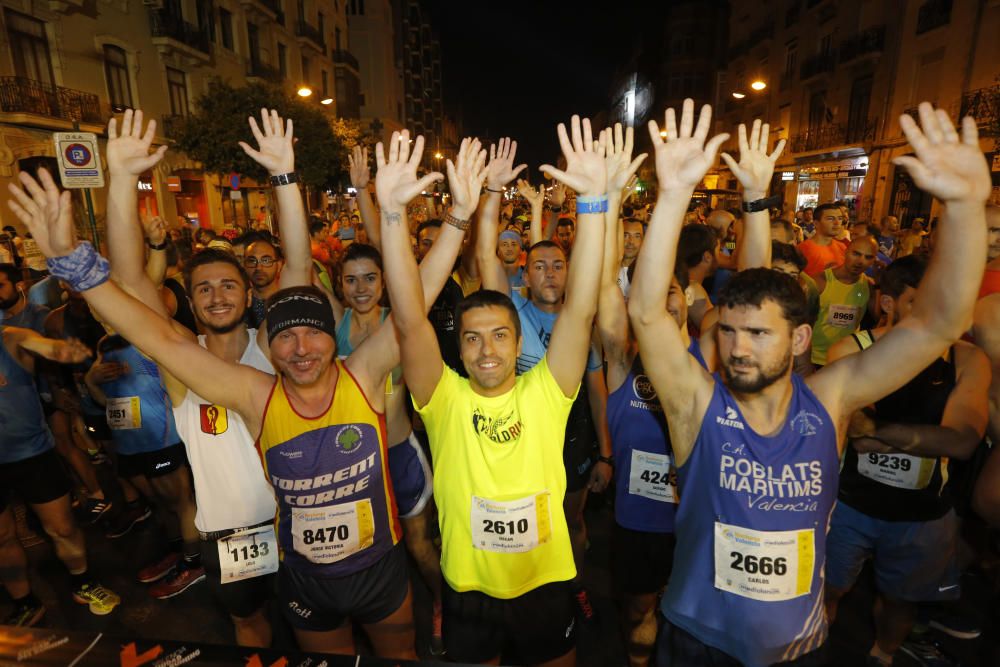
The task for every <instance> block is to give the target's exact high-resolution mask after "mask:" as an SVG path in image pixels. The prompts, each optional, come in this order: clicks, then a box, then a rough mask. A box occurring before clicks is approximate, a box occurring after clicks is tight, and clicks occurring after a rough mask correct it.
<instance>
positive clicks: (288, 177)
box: [271, 171, 299, 187]
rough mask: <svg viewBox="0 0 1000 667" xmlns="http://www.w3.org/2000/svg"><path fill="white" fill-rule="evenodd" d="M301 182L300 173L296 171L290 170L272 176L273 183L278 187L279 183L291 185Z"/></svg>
mask: <svg viewBox="0 0 1000 667" xmlns="http://www.w3.org/2000/svg"><path fill="white" fill-rule="evenodd" d="M298 182H299V175H298V174H297V173H295V172H294V171H290V172H288V173H287V174H278V175H277V176H272V177H271V185H273V186H275V187H277V186H279V185H291V184H292V183H298Z"/></svg>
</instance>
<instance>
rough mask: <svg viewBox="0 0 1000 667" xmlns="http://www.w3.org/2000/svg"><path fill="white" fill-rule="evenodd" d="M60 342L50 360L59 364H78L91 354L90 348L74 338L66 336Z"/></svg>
mask: <svg viewBox="0 0 1000 667" xmlns="http://www.w3.org/2000/svg"><path fill="white" fill-rule="evenodd" d="M61 343H62V344H61V345H57V346H56V348H55V356H54V357H53V358H52V361H55V362H57V363H60V364H78V363H80V362H81V361H85V360H87V359H89V358H90V357H91V356H92V355H91V352H90V348H88V347H87V346H86V345H84V344H83V343H81V342H80V341H79V340H77V339H76V338H67V339H66V340H64V341H61Z"/></svg>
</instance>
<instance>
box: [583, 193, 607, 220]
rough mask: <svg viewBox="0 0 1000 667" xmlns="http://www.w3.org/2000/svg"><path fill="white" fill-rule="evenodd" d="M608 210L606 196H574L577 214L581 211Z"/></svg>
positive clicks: (596, 211)
mask: <svg viewBox="0 0 1000 667" xmlns="http://www.w3.org/2000/svg"><path fill="white" fill-rule="evenodd" d="M607 212H608V196H607V195H599V196H596V197H586V196H583V197H577V198H576V213H577V215H580V214H583V213H607Z"/></svg>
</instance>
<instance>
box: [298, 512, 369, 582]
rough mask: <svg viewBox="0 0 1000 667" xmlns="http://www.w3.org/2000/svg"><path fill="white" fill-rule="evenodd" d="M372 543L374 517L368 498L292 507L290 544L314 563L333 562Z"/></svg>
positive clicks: (326, 563) (325, 563)
mask: <svg viewBox="0 0 1000 667" xmlns="http://www.w3.org/2000/svg"><path fill="white" fill-rule="evenodd" d="M374 542H375V519H374V516H373V515H372V501H371V500H369V499H368V498H365V499H364V500H358V501H355V502H353V503H346V504H343V505H333V506H331V507H311V508H308V509H306V508H294V509H292V547H293V548H294V549H295V552H296V553H298V554H301V555H303V556H305V557H306V558H307V559H308V560H309V561H311V562H313V563H318V564H320V565H328V564H330V563H336V562H337V561H340V560H343V559H345V558H347V557H348V556H350V555H352V554H355V553H357V552H359V551H361V550H363V549H367V548H368V547H370V546H371V545H372V544H374Z"/></svg>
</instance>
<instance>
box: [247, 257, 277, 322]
mask: <svg viewBox="0 0 1000 667" xmlns="http://www.w3.org/2000/svg"><path fill="white" fill-rule="evenodd" d="M284 263H285V262H284V259H283V258H282V256H281V249H280V248H279V247H277V246H276V245H274V243H272V242H271V241H267V240H265V239H261V240H259V241H254V242H253V243H251V244H250V247H248V248H247V254H246V256H245V257H244V258H243V268H245V269H246V270H247V274H249V276H250V285H251V287H252V288H253V303H251V305H250V312H248V313H247V319H248V321H249V324H250V326H251V327H252V328H255V329H256V328H258V327H259V326H260V323H261V322H263V321H264V303H265V302H266V301H267V298H268V297H269V296H271V295H272V294H274V293H275V292H277V291H278V275H279V274H280V273H281V267H282V266H283V265H284Z"/></svg>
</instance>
